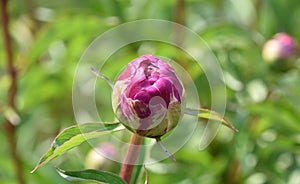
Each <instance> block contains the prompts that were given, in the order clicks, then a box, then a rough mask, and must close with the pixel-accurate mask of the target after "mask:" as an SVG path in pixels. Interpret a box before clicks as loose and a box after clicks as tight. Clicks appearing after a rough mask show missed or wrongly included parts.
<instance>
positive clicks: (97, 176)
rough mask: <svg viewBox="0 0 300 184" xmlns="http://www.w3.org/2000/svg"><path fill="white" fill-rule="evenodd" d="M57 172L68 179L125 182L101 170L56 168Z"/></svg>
mask: <svg viewBox="0 0 300 184" xmlns="http://www.w3.org/2000/svg"><path fill="white" fill-rule="evenodd" d="M56 170H57V172H58V173H59V174H60V175H61V176H62V177H63V178H64V179H66V180H68V181H88V182H95V183H107V184H126V182H125V181H124V180H123V179H122V178H120V177H119V176H118V175H116V174H114V173H111V172H107V171H101V170H94V169H87V170H82V171H63V170H61V169H58V168H57V169H56Z"/></svg>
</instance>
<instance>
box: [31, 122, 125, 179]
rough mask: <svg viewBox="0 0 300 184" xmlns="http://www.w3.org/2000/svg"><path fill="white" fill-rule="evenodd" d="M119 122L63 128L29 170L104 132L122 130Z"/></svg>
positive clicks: (37, 167) (36, 168)
mask: <svg viewBox="0 0 300 184" xmlns="http://www.w3.org/2000/svg"><path fill="white" fill-rule="evenodd" d="M124 129H125V128H124V127H123V126H120V124H119V123H104V122H99V123H86V124H82V125H75V126H71V127H68V128H66V129H64V130H63V131H62V132H61V133H60V134H58V135H57V136H56V137H55V139H54V141H53V142H52V145H51V147H50V149H49V150H48V151H47V152H46V153H45V154H44V155H43V156H42V158H41V159H40V160H39V162H38V164H37V165H36V167H35V168H34V169H33V170H32V171H31V173H34V172H35V171H36V170H38V169H39V168H40V167H41V166H43V165H44V164H46V163H48V162H49V161H51V160H52V159H54V158H55V157H57V156H59V155H61V154H63V153H65V152H67V151H68V150H70V149H72V148H74V147H76V146H78V145H80V144H81V143H83V142H85V141H87V140H89V139H93V138H96V137H99V136H101V135H104V134H108V133H111V132H116V131H120V130H124Z"/></svg>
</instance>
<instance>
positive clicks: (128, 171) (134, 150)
mask: <svg viewBox="0 0 300 184" xmlns="http://www.w3.org/2000/svg"><path fill="white" fill-rule="evenodd" d="M143 140H144V138H143V137H141V136H138V135H136V134H132V136H131V139H130V145H129V148H128V151H127V154H126V157H125V160H124V163H123V165H122V168H121V173H120V177H121V178H123V179H124V180H125V181H126V183H128V184H129V183H130V180H131V176H132V171H133V168H134V163H135V161H136V159H137V158H138V156H139V151H140V145H141V144H142V143H143ZM130 163H131V164H130Z"/></svg>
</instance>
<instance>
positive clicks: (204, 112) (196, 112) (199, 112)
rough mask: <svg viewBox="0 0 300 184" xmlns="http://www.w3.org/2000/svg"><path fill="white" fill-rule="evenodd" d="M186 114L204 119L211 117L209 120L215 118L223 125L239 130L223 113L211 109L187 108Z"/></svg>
mask: <svg viewBox="0 0 300 184" xmlns="http://www.w3.org/2000/svg"><path fill="white" fill-rule="evenodd" d="M185 114H188V115H193V116H198V117H199V118H203V119H209V120H215V121H219V122H221V123H222V124H223V125H225V126H227V127H228V128H230V129H231V130H233V131H235V132H239V130H237V129H236V128H235V127H234V126H233V125H232V124H231V123H230V122H229V121H227V120H226V119H225V118H224V117H223V116H222V115H220V114H219V113H217V112H215V111H213V110H209V109H204V108H198V109H190V108H186V109H185Z"/></svg>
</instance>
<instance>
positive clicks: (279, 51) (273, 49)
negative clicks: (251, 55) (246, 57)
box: [262, 33, 297, 62]
mask: <svg viewBox="0 0 300 184" xmlns="http://www.w3.org/2000/svg"><path fill="white" fill-rule="evenodd" d="M296 52H297V44H296V42H295V40H294V39H293V38H292V37H291V36H289V35H288V34H286V33H277V34H276V35H275V36H274V37H273V38H272V39H271V40H268V41H267V42H266V43H265V45H264V47H263V52H262V56H263V58H264V60H265V61H267V62H274V61H277V60H286V59H290V58H292V57H294V56H295V55H296Z"/></svg>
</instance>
